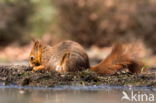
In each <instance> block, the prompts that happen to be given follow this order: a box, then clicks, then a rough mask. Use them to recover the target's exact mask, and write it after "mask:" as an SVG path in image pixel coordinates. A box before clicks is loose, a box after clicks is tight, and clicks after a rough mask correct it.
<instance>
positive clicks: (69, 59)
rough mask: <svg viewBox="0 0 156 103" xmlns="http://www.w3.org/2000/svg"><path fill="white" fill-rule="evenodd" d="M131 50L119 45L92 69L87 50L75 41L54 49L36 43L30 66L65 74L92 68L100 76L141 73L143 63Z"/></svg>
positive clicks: (34, 68)
mask: <svg viewBox="0 0 156 103" xmlns="http://www.w3.org/2000/svg"><path fill="white" fill-rule="evenodd" d="M129 50H130V49H128V50H127V49H126V47H124V45H122V44H117V45H115V46H114V48H113V50H112V52H111V53H110V55H109V56H108V57H107V58H106V59H104V60H103V61H102V62H101V63H99V64H97V65H95V66H93V67H90V64H89V59H88V55H87V54H86V52H85V50H84V49H83V47H82V46H81V45H80V44H78V43H76V42H74V41H69V40H66V41H63V42H61V43H58V44H56V45H55V46H52V47H51V46H47V45H46V46H44V45H43V44H42V43H40V42H39V41H36V42H35V43H34V46H33V48H32V50H31V53H30V58H29V64H30V66H31V67H33V70H34V71H37V70H42V69H48V70H55V71H58V72H60V73H65V72H70V71H81V70H85V69H88V68H90V69H91V70H93V71H95V72H96V73H98V74H110V75H112V74H115V73H116V72H117V71H119V70H121V69H123V68H128V69H129V71H130V72H132V73H140V72H141V69H142V67H143V63H142V62H140V61H138V60H136V58H134V56H133V53H131V52H128V51H129ZM32 57H33V59H32Z"/></svg>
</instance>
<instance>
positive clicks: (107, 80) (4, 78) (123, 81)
mask: <svg viewBox="0 0 156 103" xmlns="http://www.w3.org/2000/svg"><path fill="white" fill-rule="evenodd" d="M155 77H156V74H154V73H151V74H141V75H132V74H130V73H120V74H119V73H118V74H115V75H112V76H108V75H97V74H96V73H94V72H92V71H89V70H86V71H82V72H78V73H67V74H65V75H62V74H59V73H57V72H54V71H51V72H45V71H38V72H32V71H31V70H30V68H29V67H28V66H25V65H1V66H0V82H1V83H3V84H4V85H10V84H15V85H20V86H43V87H54V86H60V85H70V86H91V85H102V84H104V85H115V86H130V85H132V86H148V87H156V82H155V79H156V78H155Z"/></svg>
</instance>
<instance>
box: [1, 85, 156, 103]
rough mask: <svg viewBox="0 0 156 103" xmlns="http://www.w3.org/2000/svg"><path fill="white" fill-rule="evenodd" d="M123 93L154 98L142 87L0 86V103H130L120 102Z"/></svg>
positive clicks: (155, 91)
mask: <svg viewBox="0 0 156 103" xmlns="http://www.w3.org/2000/svg"><path fill="white" fill-rule="evenodd" d="M123 91H125V92H126V93H127V94H130V93H131V92H132V91H134V92H135V93H140V94H141V93H146V94H153V95H154V96H156V89H155V88H144V87H141V88H130V87H126V88H125V87H110V86H98V87H96V86H92V87H68V86H63V87H56V88H37V87H34V88H31V87H16V86H0V103H132V102H128V101H127V100H124V101H121V98H122V96H123V94H122V92H123ZM155 99H156V98H155ZM136 103H138V102H136ZM139 103H140V102H139ZM141 103H149V102H141ZM153 103H155V102H153Z"/></svg>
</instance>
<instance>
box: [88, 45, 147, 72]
mask: <svg viewBox="0 0 156 103" xmlns="http://www.w3.org/2000/svg"><path fill="white" fill-rule="evenodd" d="M133 49H134V45H122V44H116V45H115V46H114V48H113V49H112V52H111V53H110V54H109V55H108V57H107V58H106V59H104V60H103V61H102V62H101V63H99V64H97V65H95V66H93V67H91V70H93V71H95V72H96V73H98V74H110V75H111V74H115V73H116V72H117V71H119V70H121V69H124V68H128V70H129V71H130V72H131V73H141V72H142V69H143V67H144V64H143V63H142V62H141V61H139V60H137V56H136V52H135V50H133Z"/></svg>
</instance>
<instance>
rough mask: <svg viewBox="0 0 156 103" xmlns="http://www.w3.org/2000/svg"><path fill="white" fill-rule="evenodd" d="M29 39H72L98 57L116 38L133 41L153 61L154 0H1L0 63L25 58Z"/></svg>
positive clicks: (155, 41)
mask: <svg viewBox="0 0 156 103" xmlns="http://www.w3.org/2000/svg"><path fill="white" fill-rule="evenodd" d="M33 39H40V40H42V41H43V42H45V43H47V44H50V45H54V44H55V43H57V42H59V41H62V40H64V39H71V40H74V41H77V42H79V43H80V44H82V45H83V46H84V47H85V48H86V49H87V52H88V55H89V57H90V58H95V57H97V58H102V59H103V58H104V57H106V55H108V54H109V52H110V50H111V48H110V46H111V45H112V44H114V43H116V42H123V43H136V45H138V48H139V49H137V50H139V51H138V55H140V56H141V57H143V58H144V61H146V62H148V63H150V65H154V64H155V63H154V62H156V56H155V54H156V46H155V44H156V0H0V62H12V61H21V60H26V59H27V58H28V55H29V52H30V50H31V47H32V40H33Z"/></svg>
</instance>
